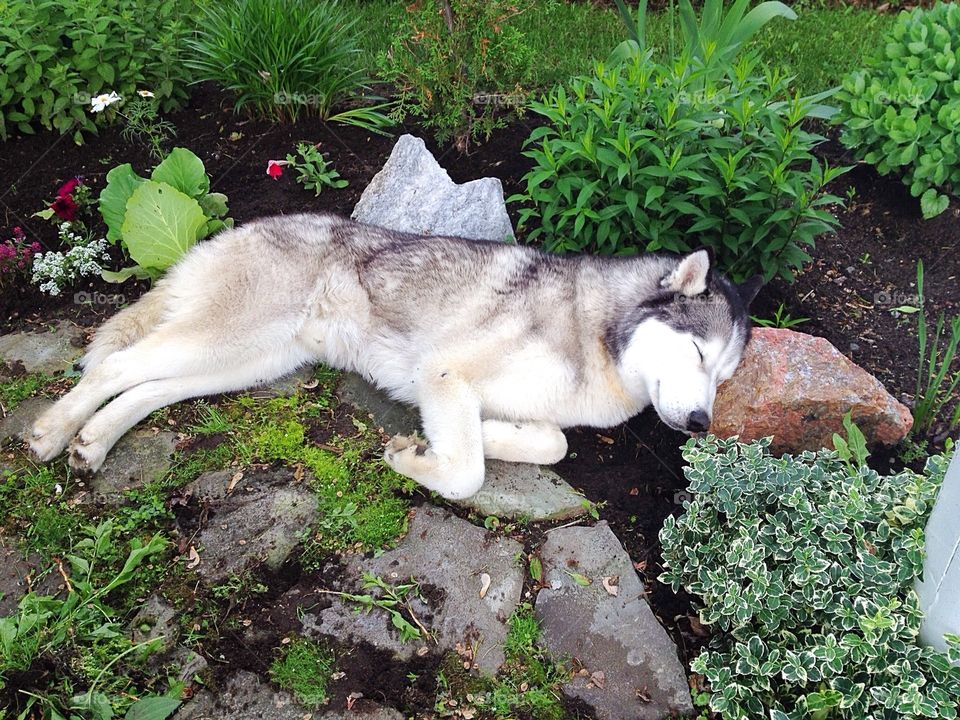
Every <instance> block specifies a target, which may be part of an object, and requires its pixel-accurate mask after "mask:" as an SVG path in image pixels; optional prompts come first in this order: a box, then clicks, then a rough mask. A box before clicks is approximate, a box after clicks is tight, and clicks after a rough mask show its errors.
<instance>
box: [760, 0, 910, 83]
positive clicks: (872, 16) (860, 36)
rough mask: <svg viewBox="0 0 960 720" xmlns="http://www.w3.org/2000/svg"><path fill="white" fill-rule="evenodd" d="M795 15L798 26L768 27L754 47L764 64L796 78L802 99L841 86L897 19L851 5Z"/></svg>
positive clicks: (808, 9)
mask: <svg viewBox="0 0 960 720" xmlns="http://www.w3.org/2000/svg"><path fill="white" fill-rule="evenodd" d="M795 9H796V12H797V19H796V20H793V21H787V20H774V21H773V22H771V23H768V24H767V25H766V26H765V27H764V28H763V29H762V30H761V31H760V32H759V33H757V35H756V38H755V39H754V42H753V45H752V47H754V48H756V49H757V50H759V51H760V52H761V53H762V55H763V58H764V60H765V61H766V62H768V63H770V64H771V65H775V66H780V67H782V68H784V69H785V70H787V72H789V73H790V74H791V75H795V76H796V78H795V80H794V81H793V89H794V90H796V91H799V92H800V94H801V95H812V94H813V93H817V92H820V91H822V90H826V89H828V88H831V87H834V86H837V85H839V84H840V80H841V79H842V78H843V76H844V75H846V74H847V73H848V72H850V71H851V70H855V69H857V68H859V67H862V66H863V61H864V58H865V57H867V56H868V55H870V54H871V53H872V52H874V51H875V50H876V48H877V47H879V46H880V40H881V37H882V36H883V34H884V33H886V32H887V31H888V30H889V29H890V27H891V26H892V25H893V23H894V22H895V21H896V15H895V14H884V15H881V14H879V13H877V12H874V11H873V10H871V9H869V8H867V9H861V8H857V7H854V6H851V5H842V6H839V7H799V8H795Z"/></svg>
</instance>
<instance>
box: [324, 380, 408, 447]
mask: <svg viewBox="0 0 960 720" xmlns="http://www.w3.org/2000/svg"><path fill="white" fill-rule="evenodd" d="M336 395H337V399H338V400H339V401H340V402H342V403H347V404H348V405H353V406H354V407H355V408H357V409H358V410H362V411H363V412H365V413H368V414H369V415H370V416H371V417H372V418H373V421H374V422H375V423H376V424H377V425H378V426H379V427H382V428H383V429H384V430H385V431H386V432H388V433H389V434H390V435H410V434H411V433H413V432H416V431H418V430H419V429H420V413H419V411H418V410H417V409H416V408H415V407H412V406H411V405H405V404H404V403H402V402H398V401H396V400H394V399H393V398H391V397H390V396H389V395H387V393H385V392H384V391H383V390H381V389H380V388H378V387H376V386H374V385H371V384H370V383H368V382H367V381H366V380H364V379H363V378H362V377H360V376H359V375H357V374H356V373H344V374H343V377H342V378H341V380H340V383H339V385H338V386H337V392H336Z"/></svg>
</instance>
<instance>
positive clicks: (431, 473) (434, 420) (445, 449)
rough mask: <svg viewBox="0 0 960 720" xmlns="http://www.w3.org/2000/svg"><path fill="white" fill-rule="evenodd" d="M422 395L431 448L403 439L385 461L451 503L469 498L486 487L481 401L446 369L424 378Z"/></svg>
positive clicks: (386, 452) (388, 449) (391, 445)
mask: <svg viewBox="0 0 960 720" xmlns="http://www.w3.org/2000/svg"><path fill="white" fill-rule="evenodd" d="M418 395H419V403H418V404H419V406H420V416H421V418H422V420H423V430H424V434H425V435H426V436H427V444H426V445H424V444H423V443H422V442H421V441H418V440H417V439H416V438H411V437H407V436H402V435H398V436H396V437H394V438H393V439H392V440H390V442H389V443H387V447H386V449H385V450H384V459H385V460H386V461H387V464H388V465H390V467H392V468H393V469H394V470H396V471H397V472H398V473H400V474H401V475H406V476H407V477H410V478H413V479H414V480H416V481H417V482H418V483H420V484H421V485H423V486H424V487H426V488H427V489H428V490H433V491H434V492H437V493H439V494H440V495H442V496H443V497H445V498H447V499H449V500H459V499H462V498H467V497H470V496H471V495H473V494H474V493H476V492H477V491H478V490H479V489H480V486H481V485H483V475H484V465H483V435H482V432H481V425H480V399H479V398H478V397H477V394H476V393H475V392H474V390H473V389H472V388H471V387H470V385H469V384H468V383H467V382H465V381H464V380H462V379H461V378H458V377H456V376H455V375H454V374H453V373H452V372H448V371H444V370H440V371H437V372H431V373H425V376H424V377H423V378H422V379H421V382H420V388H419V393H418Z"/></svg>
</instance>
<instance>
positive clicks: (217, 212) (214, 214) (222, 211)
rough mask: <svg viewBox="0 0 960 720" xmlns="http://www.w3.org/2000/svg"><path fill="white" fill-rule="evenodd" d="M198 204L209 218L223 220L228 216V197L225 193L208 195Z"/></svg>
mask: <svg viewBox="0 0 960 720" xmlns="http://www.w3.org/2000/svg"><path fill="white" fill-rule="evenodd" d="M188 194H189V193H188ZM198 202H199V203H200V207H202V208H203V211H204V212H205V213H206V214H207V217H211V218H222V217H223V216H224V215H226V214H227V196H226V195H224V194H223V193H207V194H206V195H203V196H202V197H200V199H199V200H198Z"/></svg>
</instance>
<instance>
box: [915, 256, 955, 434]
mask: <svg viewBox="0 0 960 720" xmlns="http://www.w3.org/2000/svg"><path fill="white" fill-rule="evenodd" d="M917 297H918V298H919V301H920V307H919V311H918V312H917V313H916V315H917V340H918V343H917V344H918V351H919V352H918V362H917V387H916V391H915V392H914V396H913V398H914V399H913V427H912V428H911V434H912V435H918V434H919V435H924V434H927V433H929V432H930V431H931V430H932V429H933V427H934V425H935V424H936V423H937V422H938V421H939V420H941V415H942V413H943V412H944V410H945V409H946V408H947V406H948V405H949V404H950V403H951V402H954V403H956V404H955V406H954V408H953V412H952V413H951V414H950V415H949V416H948V417H944V418H942V419H943V421H944V423H945V425H946V428H945V430H946V432H948V433H949V432H953V430H955V429H956V428H957V427H960V403H957V402H956V391H957V388H958V387H960V370H953V364H954V362H953V361H954V359H955V358H956V357H957V348H958V347H960V315H958V316H956V317H954V318H952V319H951V320H950V333H949V335H947V336H946V346H945V347H943V348H942V347H941V340H942V339H943V338H944V329H945V327H946V318H945V317H944V314H943V313H940V315H939V316H937V322H936V323H935V325H934V329H933V337H932V338H931V337H930V329H929V326H928V325H927V315H926V310H925V309H924V296H923V261H922V260H920V261H918V262H917ZM941 353H942V354H941Z"/></svg>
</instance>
